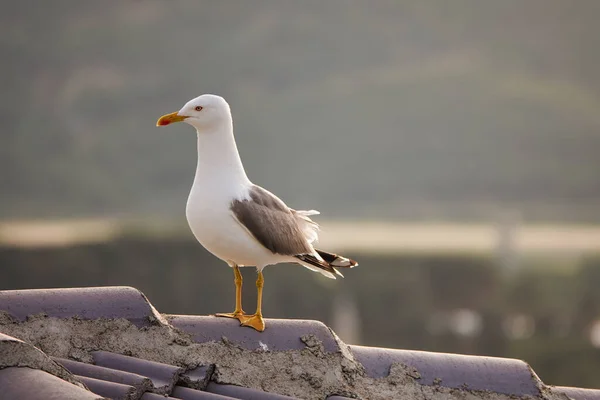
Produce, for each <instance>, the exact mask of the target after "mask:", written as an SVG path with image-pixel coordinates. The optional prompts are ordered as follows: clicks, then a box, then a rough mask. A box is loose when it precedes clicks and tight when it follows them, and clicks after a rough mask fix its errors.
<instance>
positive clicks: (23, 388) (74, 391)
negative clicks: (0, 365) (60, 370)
mask: <svg viewBox="0 0 600 400" xmlns="http://www.w3.org/2000/svg"><path fill="white" fill-rule="evenodd" d="M0 388H2V393H1V396H2V398H3V399H15V400H17V399H27V400H97V399H101V398H102V397H100V396H98V395H97V394H94V393H92V392H89V391H87V390H85V389H82V388H80V387H78V386H75V385H73V384H72V383H69V382H66V381H64V380H62V379H60V378H58V377H56V376H54V375H51V374H49V373H47V372H44V371H41V370H39V369H31V368H26V367H23V368H19V367H10V368H4V369H0Z"/></svg>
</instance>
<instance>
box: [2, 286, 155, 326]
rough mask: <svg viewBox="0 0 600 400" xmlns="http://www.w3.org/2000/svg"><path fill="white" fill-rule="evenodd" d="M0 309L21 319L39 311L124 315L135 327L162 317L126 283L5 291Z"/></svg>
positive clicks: (87, 316) (63, 315) (88, 315)
mask: <svg viewBox="0 0 600 400" xmlns="http://www.w3.org/2000/svg"><path fill="white" fill-rule="evenodd" d="M0 310H5V311H7V312H8V313H9V314H10V315H12V316H13V317H14V318H16V319H18V320H20V321H24V320H25V319H26V318H27V316H29V315H35V314H40V313H44V314H47V315H48V316H50V317H57V318H69V317H75V316H77V317H81V318H83V319H97V318H125V319H128V320H129V321H131V322H132V323H134V324H135V325H137V326H138V327H141V326H149V325H152V323H153V322H154V321H156V320H161V319H162V317H161V316H160V314H159V313H158V312H157V311H156V310H155V309H154V307H152V305H151V304H150V302H149V301H148V299H147V298H146V296H144V294H143V293H142V292H140V291H139V290H137V289H134V288H132V287H128V286H111V287H92V288H70V289H30V290H4V291H0Z"/></svg>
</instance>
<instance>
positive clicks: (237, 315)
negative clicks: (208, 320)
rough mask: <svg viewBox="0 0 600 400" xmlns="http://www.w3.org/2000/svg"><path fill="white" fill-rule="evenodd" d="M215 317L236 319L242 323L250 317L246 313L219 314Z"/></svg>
mask: <svg viewBox="0 0 600 400" xmlns="http://www.w3.org/2000/svg"><path fill="white" fill-rule="evenodd" d="M215 317H223V318H234V319H237V320H238V321H240V322H243V321H244V320H245V319H247V318H248V317H249V315H248V314H246V313H244V311H234V312H232V313H218V314H215Z"/></svg>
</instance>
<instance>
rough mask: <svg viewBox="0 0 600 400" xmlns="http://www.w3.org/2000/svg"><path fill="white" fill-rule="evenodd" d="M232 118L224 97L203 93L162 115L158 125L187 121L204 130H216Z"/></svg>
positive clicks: (200, 130)
mask: <svg viewBox="0 0 600 400" xmlns="http://www.w3.org/2000/svg"><path fill="white" fill-rule="evenodd" d="M230 119H231V111H230V109H229V104H227V102H226V101H225V99H224V98H222V97H221V96H216V95H214V94H203V95H202V96H199V97H196V98H195V99H192V100H190V101H188V102H187V103H186V104H185V105H184V106H183V107H182V108H181V110H179V111H176V112H174V113H171V114H167V115H163V116H162V117H160V118H159V119H158V121H156V126H165V125H169V124H172V123H174V122H185V123H187V124H190V125H192V126H193V127H194V128H196V130H197V131H198V132H202V131H212V130H215V129H216V128H219V127H220V126H221V125H223V124H224V123H225V122H227V121H228V120H230Z"/></svg>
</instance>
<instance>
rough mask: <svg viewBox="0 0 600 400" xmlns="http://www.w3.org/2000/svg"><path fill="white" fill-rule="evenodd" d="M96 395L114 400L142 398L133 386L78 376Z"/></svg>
mask: <svg viewBox="0 0 600 400" xmlns="http://www.w3.org/2000/svg"><path fill="white" fill-rule="evenodd" d="M77 378H78V379H79V380H80V381H82V382H83V383H85V385H86V386H87V387H88V388H89V389H90V390H91V391H92V392H94V393H96V394H99V395H100V396H104V397H108V398H110V399H113V400H138V399H139V398H140V396H138V395H137V391H136V390H135V388H134V387H133V386H129V385H123V384H122V383H115V382H108V381H103V380H100V379H94V378H88V377H87V376H77Z"/></svg>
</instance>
